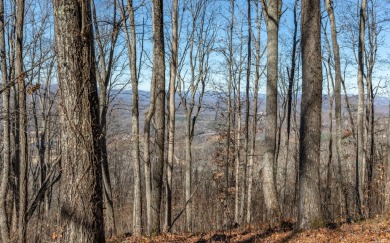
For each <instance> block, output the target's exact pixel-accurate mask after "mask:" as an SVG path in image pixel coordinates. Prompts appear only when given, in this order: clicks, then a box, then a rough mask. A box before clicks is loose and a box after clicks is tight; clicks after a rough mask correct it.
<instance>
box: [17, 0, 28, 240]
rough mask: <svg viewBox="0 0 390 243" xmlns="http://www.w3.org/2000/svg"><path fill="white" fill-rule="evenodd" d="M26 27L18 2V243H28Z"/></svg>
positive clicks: (21, 6)
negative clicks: (24, 47)
mask: <svg viewBox="0 0 390 243" xmlns="http://www.w3.org/2000/svg"><path fill="white" fill-rule="evenodd" d="M23 25H24V0H18V1H16V43H15V77H16V78H17V79H18V87H19V94H18V99H19V124H18V125H19V134H20V144H19V145H20V153H19V169H20V170H19V200H20V201H19V212H18V230H17V234H18V242H26V230H27V220H26V210H27V170H28V168H27V164H28V144H27V109H26V84H25V75H26V74H25V73H24V72H23V27H24V26H23Z"/></svg>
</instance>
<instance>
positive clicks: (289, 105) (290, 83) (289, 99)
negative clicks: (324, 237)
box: [283, 0, 299, 216]
mask: <svg viewBox="0 0 390 243" xmlns="http://www.w3.org/2000/svg"><path fill="white" fill-rule="evenodd" d="M297 7H298V0H295V2H294V35H293V45H292V52H291V69H290V70H287V72H288V89H287V138H286V162H285V165H284V195H283V205H286V203H287V195H286V193H287V179H288V178H287V165H288V161H290V136H291V111H292V101H293V100H292V98H293V97H292V95H293V87H294V80H295V68H296V56H297V45H298V43H299V41H298V40H297V36H298V16H297ZM284 207H286V206H284ZM285 212H286V211H284V212H283V213H285ZM283 216H286V215H283Z"/></svg>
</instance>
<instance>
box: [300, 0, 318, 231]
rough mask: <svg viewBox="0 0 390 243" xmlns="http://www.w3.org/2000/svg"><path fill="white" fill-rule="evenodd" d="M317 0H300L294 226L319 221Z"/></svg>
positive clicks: (304, 225)
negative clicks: (300, 84) (297, 147)
mask: <svg viewBox="0 0 390 243" xmlns="http://www.w3.org/2000/svg"><path fill="white" fill-rule="evenodd" d="M320 6H321V4H320V0H302V2H301V9H302V14H301V15H302V17H301V48H302V94H303V95H302V103H301V128H300V148H299V154H300V163H299V202H298V228H299V229H308V228H318V227H321V226H322V225H323V218H322V212H321V200H320V191H319V186H318V180H319V170H318V169H319V166H320V145H321V105H322V62H321V12H320Z"/></svg>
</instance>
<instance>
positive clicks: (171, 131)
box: [165, 0, 179, 229]
mask: <svg viewBox="0 0 390 243" xmlns="http://www.w3.org/2000/svg"><path fill="white" fill-rule="evenodd" d="M178 12H179V10H178V0H173V1H172V53H171V60H170V77H169V101H168V103H169V108H168V109H169V118H168V120H169V123H168V158H167V159H168V160H167V167H166V168H167V186H166V219H165V220H166V225H165V228H166V229H170V228H171V226H172V175H173V155H174V152H175V87H176V75H177V65H178V45H179V39H178V35H179V34H178Z"/></svg>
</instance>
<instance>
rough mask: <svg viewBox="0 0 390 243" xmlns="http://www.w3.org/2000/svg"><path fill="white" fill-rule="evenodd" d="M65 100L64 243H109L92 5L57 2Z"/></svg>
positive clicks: (61, 79)
mask: <svg viewBox="0 0 390 243" xmlns="http://www.w3.org/2000/svg"><path fill="white" fill-rule="evenodd" d="M53 6H54V25H55V40H56V53H57V63H58V76H59V85H60V94H61V102H60V104H61V112H62V114H61V123H62V134H61V136H62V137H61V150H62V161H61V162H62V179H61V186H60V190H61V196H60V220H61V227H62V231H61V232H62V235H61V236H62V237H61V238H60V241H62V242H91V243H92V242H105V236H104V220H103V195H102V167H101V151H100V144H99V142H100V141H99V140H100V136H101V128H100V122H99V106H98V104H99V100H98V93H97V84H96V69H95V54H94V45H93V39H94V37H93V30H92V21H91V6H90V2H89V1H86V0H84V1H77V2H76V1H70V0H69V1H62V0H54V1H53Z"/></svg>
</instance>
